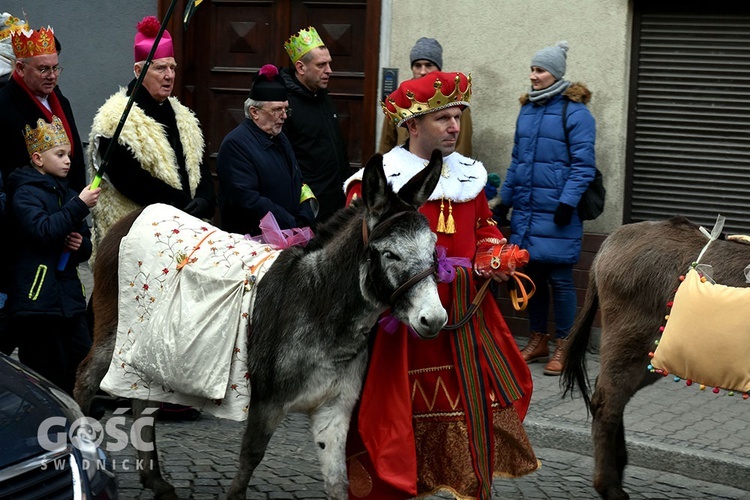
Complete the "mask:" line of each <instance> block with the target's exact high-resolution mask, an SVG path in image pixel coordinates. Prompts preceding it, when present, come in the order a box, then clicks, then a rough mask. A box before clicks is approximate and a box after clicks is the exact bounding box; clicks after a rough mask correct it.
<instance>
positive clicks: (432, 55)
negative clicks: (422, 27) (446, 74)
mask: <svg viewBox="0 0 750 500" xmlns="http://www.w3.org/2000/svg"><path fill="white" fill-rule="evenodd" d="M409 59H410V60H411V65H412V66H413V65H414V61H419V60H420V59H426V60H428V61H430V62H431V63H433V64H434V65H435V66H437V68H438V71H440V70H442V69H443V47H442V45H440V42H438V41H437V40H435V39H434V38H426V37H422V38H420V39H419V40H417V43H415V44H414V47H412V49H411V52H410V53H409Z"/></svg>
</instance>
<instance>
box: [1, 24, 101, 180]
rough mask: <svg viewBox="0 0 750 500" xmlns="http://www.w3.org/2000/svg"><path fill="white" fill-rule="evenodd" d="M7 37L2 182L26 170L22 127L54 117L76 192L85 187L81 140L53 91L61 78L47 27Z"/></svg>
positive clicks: (63, 103) (64, 102)
mask: <svg viewBox="0 0 750 500" xmlns="http://www.w3.org/2000/svg"><path fill="white" fill-rule="evenodd" d="M28 33H29V31H26V33H24V32H22V31H15V32H13V33H12V35H11V43H12V45H13V53H14V55H15V57H16V61H15V66H14V72H13V75H12V76H11V78H10V80H8V82H7V84H6V85H5V86H4V87H3V88H2V89H0V137H2V138H3V145H4V148H3V162H2V176H3V180H4V181H5V182H6V184H7V182H8V176H9V175H10V173H11V172H12V171H13V170H15V169H16V168H19V167H23V166H25V165H28V164H29V153H28V152H27V151H26V144H25V143H24V139H23V130H24V127H25V126H26V124H29V123H36V122H37V120H39V118H43V119H44V120H45V121H46V122H47V123H50V122H51V121H52V116H53V115H54V116H57V117H58V118H60V120H61V121H62V123H63V125H64V126H65V132H66V133H67V135H68V140H69V141H70V146H71V150H72V151H71V166H70V174H68V183H69V185H70V187H71V188H72V189H73V190H75V191H80V190H81V189H83V188H84V186H85V185H86V165H85V162H84V154H85V153H84V150H83V146H82V144H81V137H80V136H79V134H78V128H77V127H76V122H75V119H74V118H73V111H72V109H71V108H70V102H69V101H68V99H66V98H65V96H63V94H62V92H61V91H60V88H59V87H58V86H57V79H58V77H59V75H60V73H61V72H62V67H61V66H60V65H59V61H58V55H57V50H56V48H55V37H54V30H53V29H52V28H50V27H47V28H40V29H39V30H34V31H31V35H30V36H27V34H28Z"/></svg>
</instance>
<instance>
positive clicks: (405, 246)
mask: <svg viewBox="0 0 750 500" xmlns="http://www.w3.org/2000/svg"><path fill="white" fill-rule="evenodd" d="M441 167H442V157H441V155H440V153H439V152H438V151H435V153H433V155H432V158H431V159H430V163H429V164H428V165H427V167H425V168H424V169H423V170H422V171H421V172H419V173H418V174H417V175H415V176H414V177H413V178H412V179H411V180H409V182H407V183H406V184H405V185H404V186H403V187H402V188H401V190H400V191H399V192H398V193H395V192H393V190H392V189H391V187H390V185H389V184H388V181H387V179H386V177H385V173H384V172H383V157H382V156H380V155H375V156H373V157H372V158H371V159H370V161H369V162H368V163H367V166H366V167H365V171H364V174H363V177H362V198H363V201H364V204H365V218H364V222H363V228H362V231H363V237H364V239H365V242H364V243H365V255H366V259H365V261H364V262H363V263H362V265H361V272H360V287H361V289H362V291H363V293H364V294H365V296H366V297H368V298H369V299H370V300H372V301H374V302H377V303H380V304H384V305H389V306H390V308H391V314H393V316H395V317H396V318H398V319H399V320H400V321H402V322H403V323H405V324H407V325H409V326H411V327H412V329H414V331H415V332H417V334H418V335H419V336H420V337H422V338H433V337H435V336H436V335H437V334H438V333H439V332H440V329H441V328H442V327H443V326H444V325H445V323H446V321H447V320H448V315H447V314H446V312H445V309H443V306H442V305H441V303H440V297H439V296H438V293H437V281H436V278H435V266H436V263H435V242H436V241H437V236H436V235H435V234H434V233H433V232H432V231H431V230H430V225H429V222H428V220H427V218H426V217H425V216H424V215H422V214H421V213H419V212H418V210H417V209H418V208H419V207H420V206H421V205H422V204H423V203H424V202H425V201H427V199H428V197H429V196H430V194H432V192H433V191H434V190H435V186H437V183H438V180H439V179H440V169H441Z"/></svg>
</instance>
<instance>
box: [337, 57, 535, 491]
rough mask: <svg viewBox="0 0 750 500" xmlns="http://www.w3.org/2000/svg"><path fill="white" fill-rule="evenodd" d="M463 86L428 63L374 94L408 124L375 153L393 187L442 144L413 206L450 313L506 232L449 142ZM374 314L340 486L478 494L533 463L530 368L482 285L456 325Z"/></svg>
mask: <svg viewBox="0 0 750 500" xmlns="http://www.w3.org/2000/svg"><path fill="white" fill-rule="evenodd" d="M470 97H471V79H470V77H468V78H467V77H466V76H465V75H464V74H462V73H444V72H441V71H435V72H432V73H430V74H429V75H427V76H424V77H422V78H417V79H413V80H407V81H405V82H402V83H401V85H400V86H399V88H398V89H397V90H396V91H394V92H393V93H391V94H390V95H389V96H388V98H387V99H386V102H384V103H382V107H383V110H384V112H385V114H386V116H387V118H388V119H389V120H392V121H393V122H394V123H395V124H396V125H398V126H402V127H405V128H407V129H408V131H409V140H408V141H407V142H406V143H405V144H404V145H403V146H398V147H396V148H394V149H393V150H391V151H390V152H389V153H387V154H385V155H384V157H383V163H384V169H385V173H386V176H387V178H388V180H389V182H390V183H391V185H392V186H393V187H394V188H395V189H399V188H400V187H401V186H403V185H404V184H405V183H406V182H407V181H408V180H409V179H410V178H411V177H412V176H413V175H414V174H415V173H417V172H418V171H419V170H420V169H422V168H423V167H424V165H426V164H427V162H428V159H429V158H430V155H431V154H432V153H433V151H435V150H438V151H439V152H440V153H441V154H442V156H443V172H442V176H441V178H440V182H439V184H438V186H437V187H436V188H435V191H434V192H433V193H432V195H431V196H430V198H429V200H428V201H427V203H425V205H424V206H423V207H422V208H421V209H420V211H421V212H422V213H423V214H424V215H425V216H427V218H428V219H429V220H430V226H431V227H432V230H433V231H435V232H436V233H437V238H438V239H437V249H438V256H439V259H438V262H439V267H440V269H441V271H440V273H439V276H440V281H441V283H439V285H438V286H439V292H440V296H441V300H442V303H443V306H444V307H445V309H446V311H449V314H450V317H451V322H452V323H456V322H458V321H459V320H460V319H461V318H463V317H464V316H465V315H466V309H467V305H468V303H469V302H470V301H471V300H472V299H473V297H474V296H475V295H476V287H475V279H476V276H474V274H475V272H472V271H471V268H472V262H473V260H474V257H475V254H476V253H477V251H478V250H480V249H485V248H491V247H492V246H493V245H503V244H504V243H505V239H504V238H503V236H502V234H501V233H500V231H499V230H498V229H497V227H496V225H495V223H494V220H493V219H492V212H491V211H490V209H489V207H488V206H487V199H486V197H485V195H484V186H485V183H486V182H487V172H486V170H485V169H484V166H483V165H482V164H481V163H480V162H478V161H475V160H472V159H471V158H467V157H465V156H463V155H461V154H459V153H457V152H455V147H456V141H457V138H458V134H459V132H460V118H461V113H462V111H463V110H464V109H465V108H466V107H467V106H469V100H470ZM361 179H362V173H361V171H360V172H358V173H357V174H355V175H354V176H352V177H350V178H349V179H348V180H347V181H346V184H345V189H346V191H347V193H348V198H349V199H350V200H351V199H353V198H354V197H355V196H356V195H358V194H359V193H360V190H361ZM445 265H448V267H447V268H445V267H444V266H445ZM454 266H455V267H454ZM476 274H478V275H479V276H481V277H483V278H494V279H498V280H502V279H507V278H508V277H507V275H501V274H498V273H496V272H494V271H493V272H486V271H482V270H477V271H476ZM380 324H381V326H380V327H379V329H378V331H377V333H376V334H375V338H374V343H373V348H372V356H371V360H370V366H369V368H368V372H367V376H366V379H365V383H364V387H363V392H362V397H361V400H360V406H359V409H358V411H357V410H355V414H354V415H353V416H352V424H351V427H350V431H349V442H348V445H347V466H348V471H349V488H350V498H372V499H378V500H382V499H389V498H392V499H405V498H411V497H414V496H424V495H428V494H432V493H434V492H437V491H439V490H445V491H448V492H450V493H452V494H453V495H455V496H456V497H458V498H481V499H489V498H490V496H491V487H492V478H493V477H494V476H496V475H501V476H504V477H518V476H522V475H524V474H528V473H529V472H532V471H534V470H536V469H537V468H538V466H539V462H538V461H537V459H536V456H535V455H534V452H533V450H532V449H531V445H530V443H529V441H528V438H527V437H526V433H525V432H524V429H523V426H522V423H521V422H522V421H523V418H524V417H525V415H526V410H527V408H528V404H529V400H530V399H531V389H532V382H531V375H530V372H529V369H528V367H527V366H526V363H525V362H524V361H523V358H522V357H521V355H520V352H519V350H518V347H517V346H516V344H515V341H514V339H513V337H512V335H511V333H510V331H509V330H508V327H507V325H506V324H505V321H504V320H503V317H502V315H501V314H500V311H499V310H498V307H497V304H496V303H495V301H494V298H493V297H492V296H488V297H485V298H484V300H483V301H482V302H481V305H480V307H479V309H478V311H477V313H476V314H474V315H472V316H470V319H469V321H468V322H467V323H466V324H465V325H464V326H461V327H459V328H457V329H455V330H443V331H442V332H441V333H440V334H439V335H438V337H437V338H435V339H433V340H418V339H417V338H416V337H415V336H412V335H410V334H409V332H408V331H407V327H406V326H405V325H403V324H398V325H397V326H395V327H394V326H393V323H392V321H390V320H388V321H383V320H381V322H380Z"/></svg>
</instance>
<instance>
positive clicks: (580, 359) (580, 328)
mask: <svg viewBox="0 0 750 500" xmlns="http://www.w3.org/2000/svg"><path fill="white" fill-rule="evenodd" d="M598 309H599V289H598V287H597V285H596V273H595V271H594V269H592V270H591V273H590V274H589V284H588V289H587V291H586V299H585V300H584V304H583V307H582V308H581V310H580V311H579V313H578V315H577V316H576V320H575V323H574V324H573V328H572V329H571V331H570V335H569V336H568V341H567V342H566V346H565V349H566V352H565V356H564V359H565V365H564V367H563V373H562V377H561V379H560V385H561V386H562V387H563V389H564V392H563V397H565V396H567V395H568V393H570V395H571V397H572V396H573V392H574V390H575V387H576V386H578V390H579V391H581V396H582V397H583V400H584V402H585V403H586V410H587V411H589V410H590V409H591V397H590V391H591V384H590V383H589V379H588V374H587V373H586V351H587V350H588V345H589V339H590V337H591V327H592V325H593V324H594V318H595V317H596V312H597V310H598Z"/></svg>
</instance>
